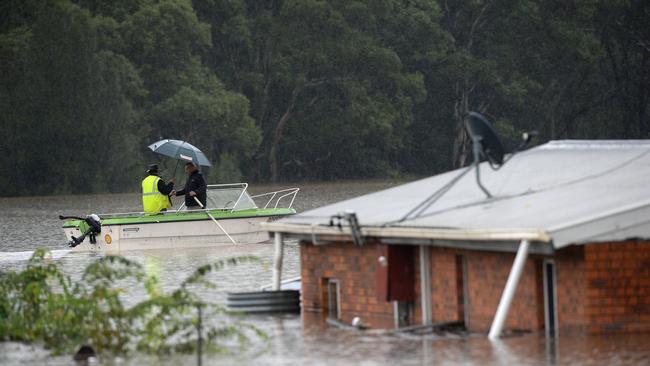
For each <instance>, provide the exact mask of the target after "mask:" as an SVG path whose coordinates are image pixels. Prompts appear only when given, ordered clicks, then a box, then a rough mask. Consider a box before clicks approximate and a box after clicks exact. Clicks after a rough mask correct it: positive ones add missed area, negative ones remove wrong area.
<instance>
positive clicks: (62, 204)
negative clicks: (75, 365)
mask: <svg viewBox="0 0 650 366" xmlns="http://www.w3.org/2000/svg"><path fill="white" fill-rule="evenodd" d="M396 183H397V182H361V183H350V182H344V183H339V184H332V183H327V184H301V185H300V186H301V188H302V190H301V192H300V194H299V196H298V200H297V201H296V208H297V209H298V210H299V211H303V210H306V209H310V208H314V207H318V206H321V205H324V204H327V203H331V202H334V201H339V200H342V199H346V198H349V197H353V196H357V195H360V194H363V193H367V192H370V191H375V190H379V189H384V188H387V187H390V186H392V185H395V184H396ZM276 188H282V187H275V186H267V187H254V186H253V187H252V188H251V190H252V191H253V193H262V192H263V191H267V190H274V189H276ZM139 205H140V197H139V195H137V194H124V195H91V196H74V197H73V196H62V197H46V198H42V197H35V198H34V197H32V198H1V199H0V207H2V208H3V210H1V211H0V271H6V270H17V269H20V268H22V267H24V266H25V263H26V260H27V259H28V258H29V257H30V256H31V253H32V251H33V250H34V249H36V248H38V247H47V248H50V249H52V258H53V259H54V260H56V261H59V262H60V263H61V265H62V266H63V268H64V270H65V272H66V273H68V274H70V275H71V276H72V277H73V278H75V279H79V278H80V277H81V275H82V271H83V269H84V268H85V267H86V265H87V264H88V263H90V262H92V261H93V260H95V259H96V258H97V257H98V256H100V255H101V254H95V253H77V252H71V251H70V250H68V249H67V248H65V246H64V245H63V244H64V243H65V238H64V236H63V234H62V232H61V229H60V225H61V222H60V221H59V220H58V219H57V216H58V214H87V213H92V212H98V211H104V212H105V211H113V212H119V211H135V210H138V209H139ZM98 207H100V208H101V210H99V209H98ZM123 254H124V255H125V256H126V257H127V258H128V259H131V260H134V261H136V262H138V263H141V264H143V265H144V266H145V268H146V269H147V271H149V272H150V273H154V274H156V275H157V276H158V277H159V278H160V286H161V288H162V289H163V290H165V291H169V290H171V289H174V288H176V287H177V286H178V285H179V284H180V282H181V281H183V280H184V279H185V278H186V277H187V276H189V274H190V273H191V272H192V271H193V270H194V269H195V268H197V267H198V266H201V265H203V264H207V263H212V262H216V261H219V260H221V259H225V258H229V257H235V256H242V255H254V256H257V257H259V258H260V259H261V262H260V263H242V264H241V265H238V266H235V267H229V268H225V269H224V270H222V271H219V272H217V273H214V274H212V275H211V276H212V277H211V279H212V280H213V281H214V282H216V283H217V284H218V286H219V287H218V288H217V289H215V290H214V291H204V292H202V293H201V296H202V297H203V298H204V299H206V300H208V301H214V302H217V303H223V302H224V298H225V293H226V292H227V291H251V290H257V289H259V287H260V286H262V285H265V284H268V283H269V282H270V281H271V261H272V257H273V246H272V245H269V244H246V245H236V246H235V245H231V246H223V247H219V248H212V249H189V250H175V251H156V250H148V251H140V252H124V253H123ZM284 258H285V262H284V269H283V271H284V276H285V278H289V277H293V276H298V275H299V273H300V268H299V257H298V246H297V244H296V243H290V244H288V245H287V246H286V252H285V256H284ZM124 285H125V286H126V287H127V289H128V290H129V292H128V293H127V295H126V297H125V301H126V302H127V303H135V302H137V301H139V300H140V299H141V298H142V297H143V296H144V292H143V291H142V290H141V284H136V283H131V284H129V283H126V284H124ZM246 321H248V322H251V323H254V324H256V325H257V326H258V327H260V328H261V329H263V330H264V331H266V332H267V334H268V335H269V337H270V338H269V341H268V343H265V342H261V341H259V340H258V341H256V342H255V343H254V344H253V345H252V346H251V349H250V350H249V351H248V352H246V353H244V354H231V355H218V356H206V357H205V358H204V364H205V365H223V364H255V365H257V364H263V365H266V364H269V365H297V364H309V365H333V364H335V365H384V364H400V365H428V364H436V365H457V364H465V365H504V364H517V365H556V364H585V365H590V364H593V365H645V364H650V347H649V346H648V345H649V344H650V335H646V334H638V335H617V336H589V337H587V336H565V337H562V336H561V337H560V338H559V339H556V340H554V341H550V342H549V341H548V340H547V339H546V338H545V337H544V334H543V332H541V333H533V334H525V335H520V336H513V337H509V338H505V339H502V340H501V341H499V342H494V343H493V342H490V341H488V340H487V338H486V336H485V335H484V334H470V335H467V336H465V337H459V336H457V335H453V334H428V335H413V334H399V333H390V332H377V331H358V330H349V329H337V328H331V327H329V326H328V325H327V323H326V322H325V321H324V319H323V318H322V316H320V315H319V314H313V313H305V314H302V316H301V315H293V314H292V315H281V316H271V315H254V316H253V315H252V316H247V317H246ZM71 360H72V358H71V356H69V355H68V356H60V357H52V356H50V355H49V354H48V352H47V351H45V350H43V349H41V348H39V347H38V346H31V345H23V344H19V343H13V342H0V364H1V365H25V364H50V365H59V364H61V365H69V364H71V362H72V361H71ZM100 361H101V362H100V363H102V364H120V365H181V364H183V365H185V364H187V365H194V364H196V356H195V355H174V356H171V357H162V356H161V357H158V356H149V355H142V354H136V355H132V356H129V358H126V359H123V360H122V359H117V360H106V359H104V360H100Z"/></svg>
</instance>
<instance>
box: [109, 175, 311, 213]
mask: <svg viewBox="0 0 650 366" xmlns="http://www.w3.org/2000/svg"><path fill="white" fill-rule="evenodd" d="M231 188H241V191H240V192H239V194H238V195H237V199H236V200H232V201H228V202H227V203H226V205H225V206H226V207H209V208H207V209H198V210H192V212H202V211H214V210H224V211H230V212H233V211H236V210H245V209H249V208H251V207H245V208H238V207H237V205H238V204H239V203H240V202H243V201H245V200H247V201H252V202H251V204H254V205H256V207H261V208H265V209H266V208H269V207H273V208H278V206H280V203H281V202H283V201H284V202H286V201H287V200H289V205H288V206H287V207H286V208H291V207H292V206H293V202H294V201H295V199H296V196H297V195H298V191H300V188H297V187H296V188H287V189H281V190H278V191H273V192H267V193H262V194H257V195H254V196H251V195H249V194H248V183H225V184H209V185H208V186H207V189H208V190H219V189H231ZM262 197H268V199H266V201H263V200H262V201H261V202H264V205H263V206H257V203H255V199H260V198H262ZM230 202H234V204H233V205H232V207H227V206H229V205H230ZM184 207H185V202H183V203H182V204H181V205H180V207H179V208H178V209H177V210H170V211H166V212H160V213H159V215H160V214H162V215H164V214H167V213H176V212H180V211H182V210H183V208H184ZM280 207H281V206H280ZM145 215H146V214H145V213H144V212H142V211H140V212H120V213H104V214H98V216H99V217H101V218H102V219H106V218H119V217H125V216H145Z"/></svg>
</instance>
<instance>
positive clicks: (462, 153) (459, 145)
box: [452, 81, 470, 168]
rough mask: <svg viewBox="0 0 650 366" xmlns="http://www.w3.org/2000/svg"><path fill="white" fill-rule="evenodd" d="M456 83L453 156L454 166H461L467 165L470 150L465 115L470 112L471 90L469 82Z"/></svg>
mask: <svg viewBox="0 0 650 366" xmlns="http://www.w3.org/2000/svg"><path fill="white" fill-rule="evenodd" d="M460 84H461V83H460V82H457V83H456V88H455V89H456V102H455V103H454V120H455V121H456V123H455V126H454V145H453V146H454V150H453V156H452V167H453V168H460V167H462V166H464V165H465V161H466V160H467V154H468V151H469V143H470V141H469V136H467V132H466V131H465V116H466V115H467V112H469V90H468V88H467V82H466V81H464V82H463V83H462V84H463V85H462V86H461V85H460Z"/></svg>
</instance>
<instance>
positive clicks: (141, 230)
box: [63, 216, 277, 252]
mask: <svg viewBox="0 0 650 366" xmlns="http://www.w3.org/2000/svg"><path fill="white" fill-rule="evenodd" d="M276 218H277V217H274V216H262V217H244V218H230V219H220V220H217V222H218V223H219V225H217V223H216V222H215V221H213V220H212V219H206V220H195V221H180V222H147V223H134V224H126V223H124V224H106V225H102V231H101V233H100V234H97V235H96V243H95V244H91V243H90V238H86V239H85V240H84V241H83V242H82V243H81V244H79V245H77V246H76V247H75V248H74V250H75V251H101V252H120V251H125V250H146V249H179V248H198V247H210V246H222V245H232V244H234V243H233V241H231V240H230V239H229V238H228V236H227V235H226V234H225V233H224V231H225V232H227V233H228V234H229V235H230V237H231V238H232V239H233V240H234V242H235V243H236V244H248V243H260V242H263V241H266V240H268V239H269V236H268V233H267V232H265V231H262V230H261V227H260V224H261V223H262V222H268V221H272V220H274V219H276ZM220 226H221V227H220ZM222 229H223V230H222ZM63 231H64V232H65V235H66V238H67V239H68V240H70V239H71V238H72V236H75V237H79V236H80V235H81V234H82V233H81V230H80V228H79V227H64V228H63Z"/></svg>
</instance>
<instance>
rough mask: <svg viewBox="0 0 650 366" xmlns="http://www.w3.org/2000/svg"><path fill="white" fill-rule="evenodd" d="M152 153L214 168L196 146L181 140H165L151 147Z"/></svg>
mask: <svg viewBox="0 0 650 366" xmlns="http://www.w3.org/2000/svg"><path fill="white" fill-rule="evenodd" d="M149 148H150V149H151V151H153V152H155V153H157V154H160V155H165V156H169V157H170V158H174V159H178V160H183V161H188V162H192V163H194V164H196V165H201V166H212V164H211V163H210V160H208V158H207V157H206V156H205V154H204V153H203V152H202V151H201V150H199V149H198V148H197V147H196V146H194V145H192V144H190V143H189V142H185V141H181V140H170V139H164V140H160V141H158V142H154V143H153V144H151V145H149Z"/></svg>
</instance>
